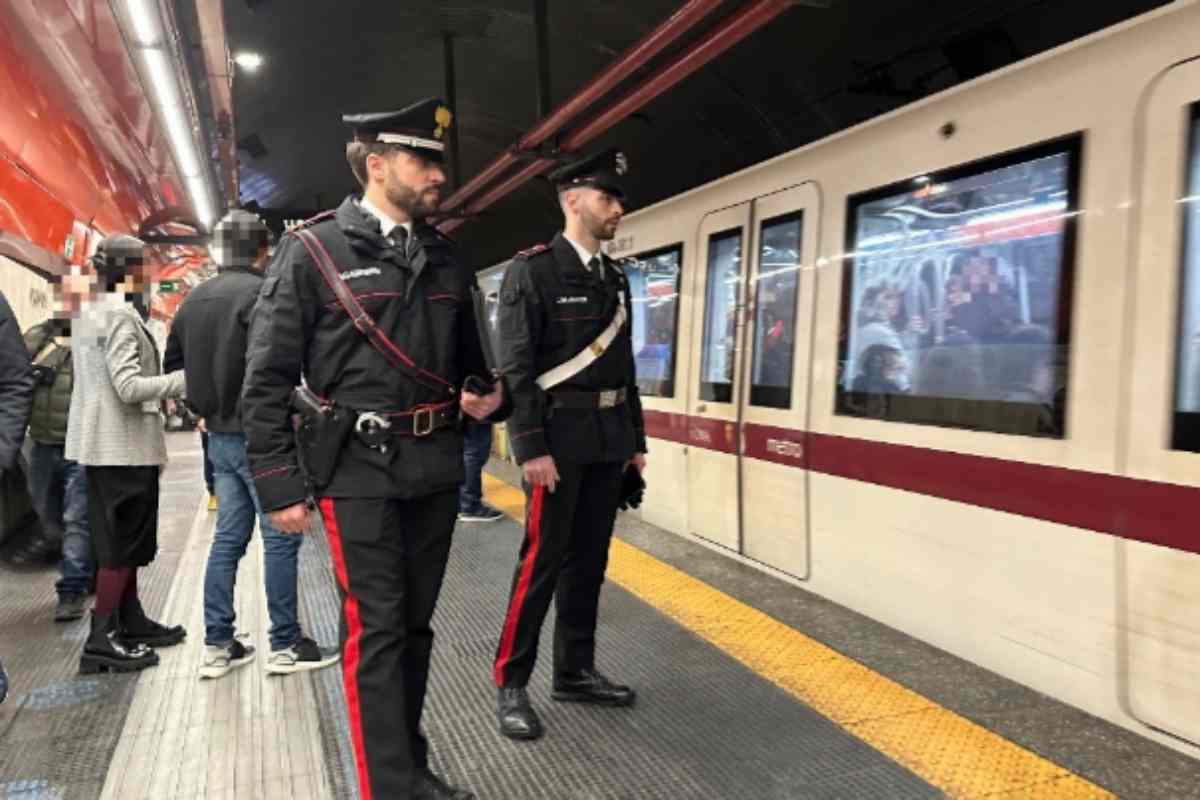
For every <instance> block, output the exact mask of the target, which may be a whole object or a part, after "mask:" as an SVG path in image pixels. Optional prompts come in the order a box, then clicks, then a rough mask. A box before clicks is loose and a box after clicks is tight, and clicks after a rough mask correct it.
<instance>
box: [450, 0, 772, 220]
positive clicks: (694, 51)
mask: <svg viewBox="0 0 1200 800" xmlns="http://www.w3.org/2000/svg"><path fill="white" fill-rule="evenodd" d="M792 5H793V3H792V2H791V0H756V2H753V3H751V4H750V5H748V6H746V7H745V8H743V9H742V10H740V11H738V12H737V13H735V14H733V15H731V16H730V17H728V18H727V19H725V20H724V21H723V22H721V24H719V25H718V26H717V27H716V28H714V29H713V30H711V31H709V32H708V33H707V34H705V35H704V37H702V38H701V39H700V40H699V41H698V42H696V43H695V44H693V45H691V46H690V47H688V48H687V50H685V51H684V52H683V53H681V54H680V55H679V56H677V57H676V58H675V59H674V60H673V61H671V62H670V63H668V64H667V65H666V66H664V67H663V68H662V69H661V70H659V71H658V72H656V73H655V74H654V75H653V76H652V77H650V78H649V79H647V80H646V81H644V82H643V83H641V84H639V85H637V86H635V87H634V88H633V89H632V90H630V91H629V92H628V93H627V94H625V95H624V96H623V97H622V98H621V99H619V100H617V101H616V102H615V103H613V104H612V105H610V106H608V107H606V108H605V109H604V111H602V112H601V113H600V114H599V115H598V116H596V117H594V118H593V119H592V120H590V121H589V122H587V123H585V124H583V125H582V126H580V127H579V128H576V129H575V130H574V131H572V132H571V133H570V135H568V136H567V138H566V139H565V140H564V141H563V142H562V144H561V149H562V150H563V151H565V152H568V153H569V152H573V151H575V150H578V149H579V148H582V147H584V146H586V145H587V144H588V143H590V142H591V141H593V140H594V139H596V138H597V137H599V136H601V135H603V134H604V133H606V132H607V131H608V130H609V129H611V128H612V127H613V126H614V125H616V124H617V123H618V122H620V121H621V120H623V119H625V118H626V117H628V116H629V115H630V114H632V113H633V112H635V111H637V110H638V109H640V108H642V107H643V106H645V105H646V104H647V103H649V102H650V101H652V100H654V99H655V98H656V97H658V96H659V95H661V94H662V93H663V92H665V91H667V90H668V89H670V88H671V87H673V86H675V85H677V84H678V83H679V82H680V81H682V80H684V79H685V78H687V77H688V76H689V75H691V74H693V73H694V72H696V71H697V70H699V69H700V68H701V67H703V66H704V65H706V64H708V63H709V62H710V61H712V60H713V59H715V58H717V57H718V56H720V55H721V54H722V53H724V52H725V51H727V50H729V48H731V47H733V46H734V45H736V44H737V43H739V42H741V41H742V40H743V39H745V38H746V37H747V36H749V35H750V34H751V33H753V32H754V31H756V30H758V29H759V28H761V27H763V26H764V25H766V24H767V23H769V22H771V21H772V20H774V19H775V18H776V17H778V16H779V15H781V14H783V13H784V12H785V11H787V10H788V9H789V8H791V7H792ZM554 163H555V162H554V161H553V160H551V159H545V158H540V159H537V160H536V161H533V162H532V163H530V164H528V165H526V166H525V167H524V168H523V169H521V170H520V171H519V172H517V173H515V174H513V175H512V176H511V177H509V178H508V179H507V180H505V181H504V182H503V183H501V184H499V185H497V186H496V187H495V188H493V189H492V190H490V191H488V192H487V193H486V194H483V195H481V196H479V197H477V198H475V199H474V200H472V201H471V202H470V203H469V204H468V205H467V209H466V214H465V215H463V216H459V217H456V218H453V219H448V220H446V221H445V222H444V223H442V225H441V226H440V227H441V229H442V230H443V231H447V232H448V231H451V230H454V229H455V228H457V227H458V226H459V225H461V224H462V223H463V222H464V221H465V220H464V217H466V216H471V215H474V214H478V213H479V212H480V211H482V210H484V209H485V208H487V207H488V206H490V205H491V204H492V203H494V202H496V201H497V200H499V199H500V198H502V197H504V196H505V195H507V194H508V193H509V192H511V191H513V190H515V189H516V188H518V187H519V186H521V185H522V184H524V183H525V182H526V181H528V180H530V179H532V178H535V177H537V176H538V175H541V174H542V173H544V172H546V171H547V170H549V169H550V168H551V167H552V166H553V165H554Z"/></svg>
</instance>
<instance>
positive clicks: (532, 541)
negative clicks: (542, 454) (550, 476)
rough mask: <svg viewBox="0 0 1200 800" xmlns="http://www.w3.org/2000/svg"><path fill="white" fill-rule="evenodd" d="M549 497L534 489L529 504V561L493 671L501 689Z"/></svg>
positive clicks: (524, 565)
mask: <svg viewBox="0 0 1200 800" xmlns="http://www.w3.org/2000/svg"><path fill="white" fill-rule="evenodd" d="M545 497H546V487H545V486H535V487H533V498H532V499H531V500H530V502H529V523H528V525H527V526H526V534H527V535H528V536H529V549H528V550H526V551H525V559H524V561H522V562H521V577H520V578H519V579H518V580H517V588H516V590H515V591H514V592H513V596H512V602H511V603H509V606H508V616H507V617H505V619H504V633H503V634H501V636H500V652H499V653H498V654H497V655H496V666H495V669H494V670H493V676H494V677H495V680H496V685H497V686H503V685H504V665H505V664H507V663H508V660H509V659H510V658H512V651H513V644H514V643H515V642H516V638H517V623H518V622H520V620H521V611H522V609H523V608H524V607H525V597H526V596H527V595H528V594H529V584H530V583H532V582H533V565H534V562H536V561H537V557H538V550H539V549H540V548H541V544H542V504H543V502H544V500H545Z"/></svg>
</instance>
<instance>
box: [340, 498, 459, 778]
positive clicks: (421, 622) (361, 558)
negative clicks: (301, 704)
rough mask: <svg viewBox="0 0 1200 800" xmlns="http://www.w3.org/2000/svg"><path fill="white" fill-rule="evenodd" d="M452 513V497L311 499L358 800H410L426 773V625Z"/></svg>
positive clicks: (454, 502)
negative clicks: (334, 598) (336, 613)
mask: <svg viewBox="0 0 1200 800" xmlns="http://www.w3.org/2000/svg"><path fill="white" fill-rule="evenodd" d="M457 514H458V491H457V490H451V491H448V492H441V493H439V494H435V495H429V496H427V497H420V498H416V499H413V500H392V499H360V498H329V497H327V498H323V499H322V500H321V515H322V517H323V519H324V522H325V531H326V534H327V535H328V539H329V548H330V551H331V552H332V555H333V565H334V571H335V572H336V574H337V582H338V588H339V589H340V591H341V596H342V676H343V680H344V682H345V689H346V705H347V708H348V711H349V716H350V738H351V741H352V743H353V745H354V757H355V764H356V767H357V772H358V782H359V793H360V794H359V796H360V797H362V798H363V800H371V798H375V800H390V799H391V798H407V797H410V796H411V794H412V781H413V776H414V774H415V772H416V771H417V770H419V769H421V768H423V767H425V766H426V758H427V752H428V747H427V744H426V741H425V737H424V736H422V735H421V729H420V723H421V709H422V707H423V706H424V704H425V684H426V680H427V679H428V676H429V657H430V654H431V652H432V650H433V631H432V629H430V627H429V621H430V618H431V617H432V616H433V609H434V605H435V604H436V603H437V597H438V592H439V591H440V590H441V588H442V577H443V576H444V574H445V572H446V559H447V558H448V557H449V555H450V540H451V536H452V534H453V531H454V522H455V518H456V516H457Z"/></svg>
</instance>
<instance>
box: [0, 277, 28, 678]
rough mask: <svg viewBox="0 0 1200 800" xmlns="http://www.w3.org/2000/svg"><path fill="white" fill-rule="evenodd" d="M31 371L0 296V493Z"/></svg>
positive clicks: (21, 436)
mask: <svg viewBox="0 0 1200 800" xmlns="http://www.w3.org/2000/svg"><path fill="white" fill-rule="evenodd" d="M33 389H34V383H33V367H32V365H31V364H30V361H29V352H28V351H27V350H26V349H25V340H24V339H22V338H21V328H20V326H19V324H18V322H17V317H16V315H15V314H14V313H13V310H12V308H11V307H10V306H9V305H8V299H7V298H6V297H5V296H4V293H3V292H0V490H2V489H3V487H4V486H5V485H6V483H7V481H6V480H5V479H6V478H7V477H8V476H9V475H10V474H11V473H12V472H13V470H14V469H15V468H16V466H17V456H18V455H19V454H20V452H21V444H22V442H24V440H25V426H26V425H28V424H29V410H30V409H31V408H32V406H33ZM7 694H8V676H7V675H6V674H5V672H4V666H3V665H2V664H0V702H4V698H5V696H6V695H7Z"/></svg>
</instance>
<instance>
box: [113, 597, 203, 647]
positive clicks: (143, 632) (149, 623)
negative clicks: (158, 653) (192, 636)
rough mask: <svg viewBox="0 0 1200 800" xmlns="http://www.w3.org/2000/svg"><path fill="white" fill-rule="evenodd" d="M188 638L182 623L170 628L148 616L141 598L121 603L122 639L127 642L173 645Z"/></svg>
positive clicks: (149, 645) (151, 645) (158, 645)
mask: <svg viewBox="0 0 1200 800" xmlns="http://www.w3.org/2000/svg"><path fill="white" fill-rule="evenodd" d="M186 638H187V631H185V630H184V629H183V626H182V625H175V626H173V627H170V628H168V627H167V626H166V625H163V624H162V623H159V622H155V621H154V620H152V619H150V618H149V617H147V616H146V610H145V609H143V608H142V603H141V601H140V600H126V601H125V602H123V603H121V640H122V641H123V642H125V644H127V645H130V646H132V645H136V644H144V645H146V646H147V647H171V646H173V645H177V644H179V643H180V642H182V641H183V640H184V639H186Z"/></svg>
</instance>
